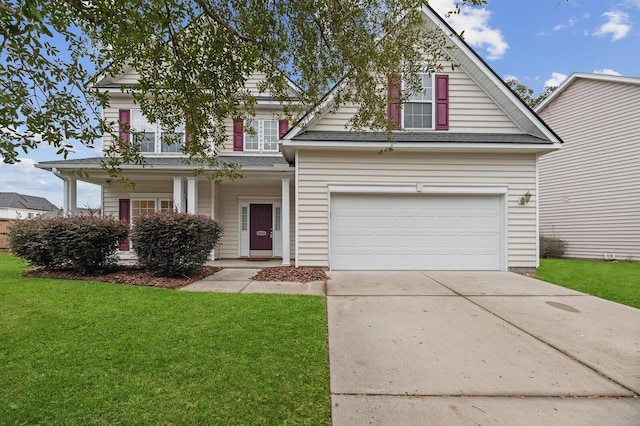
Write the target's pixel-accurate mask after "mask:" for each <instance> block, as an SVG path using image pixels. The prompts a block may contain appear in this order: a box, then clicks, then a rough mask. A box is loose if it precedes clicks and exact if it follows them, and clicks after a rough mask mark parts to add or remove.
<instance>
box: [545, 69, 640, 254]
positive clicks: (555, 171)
mask: <svg viewBox="0 0 640 426" xmlns="http://www.w3.org/2000/svg"><path fill="white" fill-rule="evenodd" d="M540 115H541V117H542V118H543V119H544V120H545V121H546V122H547V123H548V124H549V125H550V126H551V127H552V128H553V129H554V130H555V131H556V132H557V133H558V134H559V135H560V137H561V138H562V139H563V140H564V145H563V147H562V149H561V150H560V151H557V152H554V153H551V154H546V155H544V156H542V157H541V158H540V170H539V173H540V194H541V196H540V232H541V233H542V234H545V235H555V236H558V237H560V238H562V239H564V240H566V241H567V242H568V245H567V251H566V256H568V257H577V258H594V259H603V258H604V254H605V253H606V254H607V256H610V255H612V254H615V256H616V258H617V259H620V260H623V259H633V260H636V261H640V139H639V138H638V135H640V120H638V117H640V86H638V85H632V84H621V83H613V82H605V81H594V80H589V79H583V78H578V79H576V80H575V81H574V82H573V83H572V84H571V85H570V86H568V87H567V88H566V89H565V90H564V92H562V93H560V94H559V95H558V97H557V98H556V99H554V100H553V101H552V102H551V103H549V104H548V105H547V106H546V107H545V108H544V109H543V110H542V111H541V112H540Z"/></svg>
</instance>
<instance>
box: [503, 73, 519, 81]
mask: <svg viewBox="0 0 640 426" xmlns="http://www.w3.org/2000/svg"><path fill="white" fill-rule="evenodd" d="M502 79H503V80H504V81H509V80H516V81H520V79H518V77H516V76H515V75H511V74H505V75H504V76H503V77H502Z"/></svg>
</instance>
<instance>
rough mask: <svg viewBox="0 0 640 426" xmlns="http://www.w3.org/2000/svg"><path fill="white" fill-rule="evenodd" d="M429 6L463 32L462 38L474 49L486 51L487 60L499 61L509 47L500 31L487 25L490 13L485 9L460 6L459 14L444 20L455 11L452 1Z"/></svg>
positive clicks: (437, 0)
mask: <svg viewBox="0 0 640 426" xmlns="http://www.w3.org/2000/svg"><path fill="white" fill-rule="evenodd" d="M429 6H431V7H432V8H433V9H434V10H436V11H437V12H438V13H439V14H440V15H441V16H443V17H445V19H446V20H447V22H449V24H450V25H451V26H452V27H453V28H454V29H455V30H456V31H458V32H462V31H464V38H465V41H466V42H467V43H469V45H471V46H472V47H474V48H478V49H483V50H485V51H486V54H487V58H488V59H500V58H502V57H503V56H504V54H505V53H506V51H507V49H508V48H509V45H508V44H507V42H506V41H505V40H504V36H503V34H502V31H500V30H499V29H496V28H492V27H491V26H490V25H489V19H490V18H491V14H492V13H491V12H490V11H488V10H487V9H485V8H478V7H469V6H462V7H461V13H460V14H458V15H451V16H450V17H449V18H446V14H447V12H449V11H452V10H454V9H455V1H454V0H431V1H429Z"/></svg>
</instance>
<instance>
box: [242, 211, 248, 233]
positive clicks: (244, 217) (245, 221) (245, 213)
mask: <svg viewBox="0 0 640 426" xmlns="http://www.w3.org/2000/svg"><path fill="white" fill-rule="evenodd" d="M248 223H249V208H248V207H242V230H243V231H246V230H247V229H248V226H247V225H248Z"/></svg>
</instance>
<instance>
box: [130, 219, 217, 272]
mask: <svg viewBox="0 0 640 426" xmlns="http://www.w3.org/2000/svg"><path fill="white" fill-rule="evenodd" d="M221 235H222V229H221V228H220V226H219V225H218V223H217V222H215V221H214V220H213V219H211V218H208V217H205V216H198V215H191V214H187V213H177V212H166V211H165V212H157V213H152V214H147V215H143V216H140V217H138V218H136V219H135V221H134V223H133V229H132V231H131V243H132V244H133V251H135V253H136V255H137V256H138V263H139V264H140V266H142V267H143V268H145V269H148V270H149V271H151V272H152V273H153V274H155V275H157V276H163V277H177V276H190V275H193V274H194V273H196V272H198V271H199V270H200V269H201V268H202V267H203V266H204V265H205V263H206V262H207V257H208V256H209V253H211V250H213V248H214V247H215V246H216V244H217V243H218V240H219V239H220V236H221Z"/></svg>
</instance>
